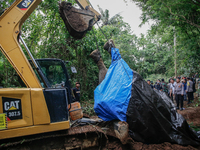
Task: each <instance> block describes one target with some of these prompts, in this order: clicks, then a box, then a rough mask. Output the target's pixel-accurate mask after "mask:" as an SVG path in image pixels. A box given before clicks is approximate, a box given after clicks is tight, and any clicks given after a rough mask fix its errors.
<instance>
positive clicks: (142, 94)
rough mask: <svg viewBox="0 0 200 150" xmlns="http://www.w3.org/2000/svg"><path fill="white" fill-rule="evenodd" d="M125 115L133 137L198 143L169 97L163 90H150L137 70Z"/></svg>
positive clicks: (194, 134) (151, 142)
mask: <svg viewBox="0 0 200 150" xmlns="http://www.w3.org/2000/svg"><path fill="white" fill-rule="evenodd" d="M126 116H127V123H128V124H129V130H130V132H129V134H130V136H131V137H132V138H133V139H134V140H136V141H140V142H143V143H146V144H158V143H163V142H170V143H176V144H180V145H193V146H195V145H200V139H198V136H197V134H196V133H195V132H194V131H193V130H192V129H191V128H190V127H189V125H188V123H187V122H186V120H185V119H184V118H183V117H182V115H180V114H178V113H177V111H176V109H175V107H174V104H173V103H172V101H171V99H170V98H168V97H167V95H166V94H165V93H164V92H161V91H156V90H153V89H152V88H151V87H150V86H149V85H148V84H147V82H146V81H144V80H143V79H142V77H141V76H140V75H139V74H138V73H137V72H134V76H133V82H132V89H131V99H130V101H129V105H128V109H127V113H126Z"/></svg>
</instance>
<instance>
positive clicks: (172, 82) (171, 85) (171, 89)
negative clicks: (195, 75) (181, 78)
mask: <svg viewBox="0 0 200 150" xmlns="http://www.w3.org/2000/svg"><path fill="white" fill-rule="evenodd" d="M175 86H176V82H175V81H174V79H171V84H170V94H169V96H170V97H171V100H172V102H173V100H174V87H175Z"/></svg>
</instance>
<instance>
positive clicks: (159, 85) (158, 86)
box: [154, 79, 162, 91]
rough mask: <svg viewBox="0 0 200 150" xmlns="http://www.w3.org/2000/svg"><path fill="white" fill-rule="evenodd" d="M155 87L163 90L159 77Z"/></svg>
mask: <svg viewBox="0 0 200 150" xmlns="http://www.w3.org/2000/svg"><path fill="white" fill-rule="evenodd" d="M154 88H155V89H157V90H158V91H162V85H161V83H160V80H159V79H158V80H157V84H155V85H154Z"/></svg>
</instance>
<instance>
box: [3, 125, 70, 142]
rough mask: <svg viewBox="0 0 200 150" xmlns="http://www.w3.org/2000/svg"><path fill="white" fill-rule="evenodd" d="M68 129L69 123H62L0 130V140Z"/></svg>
mask: <svg viewBox="0 0 200 150" xmlns="http://www.w3.org/2000/svg"><path fill="white" fill-rule="evenodd" d="M69 128H70V123H69V121H63V122H59V123H51V124H49V125H38V126H30V127H24V128H17V129H10V130H1V131H0V139H7V138H13V137H20V136H26V135H32V134H39V133H45V132H52V131H59V130H64V129H69Z"/></svg>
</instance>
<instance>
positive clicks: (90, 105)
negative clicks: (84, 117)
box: [81, 100, 96, 116]
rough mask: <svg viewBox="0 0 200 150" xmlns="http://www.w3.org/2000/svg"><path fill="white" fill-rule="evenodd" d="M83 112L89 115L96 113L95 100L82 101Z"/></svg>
mask: <svg viewBox="0 0 200 150" xmlns="http://www.w3.org/2000/svg"><path fill="white" fill-rule="evenodd" d="M81 105H82V108H83V113H85V114H88V115H89V116H94V115H96V113H95V111H94V100H88V101H82V102H81Z"/></svg>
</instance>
